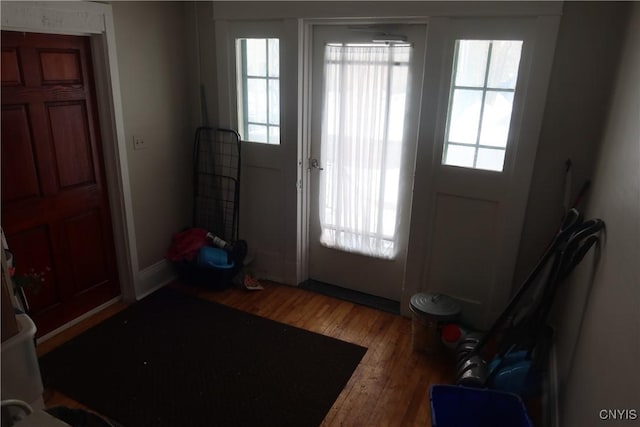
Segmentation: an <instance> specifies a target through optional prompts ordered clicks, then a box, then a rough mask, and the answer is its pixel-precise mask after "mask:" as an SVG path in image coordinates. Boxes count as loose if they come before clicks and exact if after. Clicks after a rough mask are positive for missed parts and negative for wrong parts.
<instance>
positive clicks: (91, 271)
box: [64, 209, 109, 292]
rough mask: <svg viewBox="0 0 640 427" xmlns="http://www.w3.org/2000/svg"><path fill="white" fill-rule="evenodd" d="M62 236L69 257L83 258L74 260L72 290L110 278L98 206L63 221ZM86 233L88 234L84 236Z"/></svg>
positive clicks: (79, 289) (82, 288)
mask: <svg viewBox="0 0 640 427" xmlns="http://www.w3.org/2000/svg"><path fill="white" fill-rule="evenodd" d="M64 234H65V240H66V242H67V244H68V245H69V248H68V253H69V257H70V258H71V259H74V260H82V262H74V263H73V265H72V268H71V271H72V273H73V281H72V282H73V283H74V284H75V288H74V291H75V292H82V291H85V290H87V289H90V288H92V287H94V286H99V285H101V284H103V283H105V282H107V281H108V280H109V269H108V268H107V265H106V263H105V260H106V259H108V256H107V254H105V253H104V248H105V241H104V237H103V235H102V234H103V233H102V220H101V214H100V211H99V210H98V209H94V210H92V211H89V212H86V213H84V214H82V215H80V216H77V217H74V218H68V219H66V220H65V221H64ZM86 236H91V239H87V238H86Z"/></svg>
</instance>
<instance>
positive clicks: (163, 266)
mask: <svg viewBox="0 0 640 427" xmlns="http://www.w3.org/2000/svg"><path fill="white" fill-rule="evenodd" d="M176 277H177V274H176V271H175V269H174V268H173V265H171V263H170V262H169V261H167V260H166V259H163V260H160V261H158V262H156V263H155V264H152V265H150V266H149V267H146V268H143V269H142V270H140V273H139V275H138V293H137V295H136V299H138V300H141V299H142V298H144V297H146V296H148V295H150V294H152V293H153V292H155V291H157V290H158V289H160V288H161V287H163V286H165V285H167V284H169V283H171V282H172V281H174V280H175V279H176Z"/></svg>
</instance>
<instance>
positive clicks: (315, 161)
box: [311, 159, 324, 170]
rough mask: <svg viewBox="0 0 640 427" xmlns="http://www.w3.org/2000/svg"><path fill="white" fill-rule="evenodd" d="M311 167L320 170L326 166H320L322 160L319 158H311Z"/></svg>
mask: <svg viewBox="0 0 640 427" xmlns="http://www.w3.org/2000/svg"><path fill="white" fill-rule="evenodd" d="M311 167H312V168H315V169H318V170H324V168H322V167H320V162H319V161H318V159H311Z"/></svg>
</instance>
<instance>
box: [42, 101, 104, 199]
mask: <svg viewBox="0 0 640 427" xmlns="http://www.w3.org/2000/svg"><path fill="white" fill-rule="evenodd" d="M47 113H48V119H49V125H50V127H51V139H52V143H53V147H54V148H55V155H56V163H57V165H58V167H57V171H58V182H59V183H60V187H62V188H65V187H72V186H76V185H81V184H93V183H95V182H96V180H95V176H94V171H93V161H92V159H91V140H90V138H89V132H88V120H87V110H86V108H85V104H84V102H83V101H80V102H65V103H51V104H47Z"/></svg>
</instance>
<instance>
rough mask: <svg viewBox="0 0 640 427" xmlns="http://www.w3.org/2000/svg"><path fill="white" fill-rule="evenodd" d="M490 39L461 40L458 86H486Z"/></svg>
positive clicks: (459, 46)
mask: <svg viewBox="0 0 640 427" xmlns="http://www.w3.org/2000/svg"><path fill="white" fill-rule="evenodd" d="M488 51H489V40H461V41H460V42H459V43H458V50H457V56H458V59H457V61H458V63H457V69H456V86H473V87H482V86H484V75H485V73H486V70H487V53H488Z"/></svg>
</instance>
